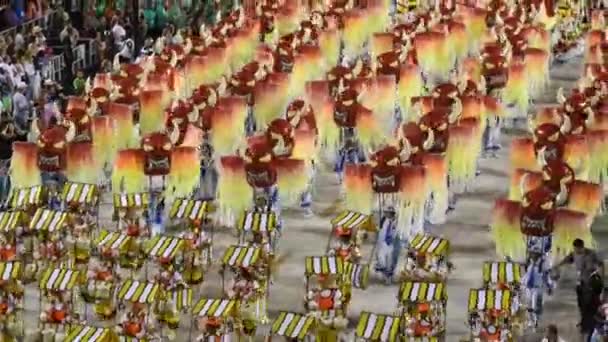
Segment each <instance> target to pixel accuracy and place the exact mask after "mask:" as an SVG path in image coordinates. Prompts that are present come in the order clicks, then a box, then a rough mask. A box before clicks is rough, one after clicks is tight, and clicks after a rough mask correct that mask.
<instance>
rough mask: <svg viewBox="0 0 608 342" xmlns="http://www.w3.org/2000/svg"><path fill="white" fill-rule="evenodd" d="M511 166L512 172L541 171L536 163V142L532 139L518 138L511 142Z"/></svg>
mask: <svg viewBox="0 0 608 342" xmlns="http://www.w3.org/2000/svg"><path fill="white" fill-rule="evenodd" d="M510 165H511V170H515V169H528V170H531V171H540V165H539V164H538V163H537V162H536V153H535V152H534V142H533V141H532V139H531V138H516V139H513V140H512V141H511V155H510Z"/></svg>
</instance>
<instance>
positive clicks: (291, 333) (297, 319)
mask: <svg viewBox="0 0 608 342" xmlns="http://www.w3.org/2000/svg"><path fill="white" fill-rule="evenodd" d="M314 322H315V319H314V317H312V316H307V315H301V314H298V313H293V312H285V311H282V312H280V313H279V316H278V317H277V318H276V319H275V320H274V322H272V327H271V333H272V335H274V336H283V337H286V338H290V339H297V340H300V341H301V340H304V339H305V338H306V336H307V335H308V333H309V331H310V328H311V327H312V325H313V324H314Z"/></svg>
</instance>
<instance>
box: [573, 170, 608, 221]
mask: <svg viewBox="0 0 608 342" xmlns="http://www.w3.org/2000/svg"><path fill="white" fill-rule="evenodd" d="M602 200H603V193H602V188H601V187H600V186H599V185H598V184H593V183H589V182H583V181H579V180H577V181H574V183H573V184H572V185H571V186H570V191H569V192H568V209H571V210H574V211H580V212H582V213H584V214H585V215H587V216H588V218H589V219H591V220H593V218H594V217H595V216H596V215H597V214H599V212H600V207H601V206H602ZM588 223H589V225H591V222H588Z"/></svg>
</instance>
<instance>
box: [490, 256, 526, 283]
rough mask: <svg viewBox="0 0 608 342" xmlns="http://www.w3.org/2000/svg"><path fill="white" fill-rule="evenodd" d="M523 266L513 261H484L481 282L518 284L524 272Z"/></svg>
mask: <svg viewBox="0 0 608 342" xmlns="http://www.w3.org/2000/svg"><path fill="white" fill-rule="evenodd" d="M524 273H525V272H524V266H523V265H522V264H519V263H514V262H505V261H500V262H485V263H484V264H483V282H484V284H486V285H497V284H505V285H519V284H521V277H522V275H523V274H524Z"/></svg>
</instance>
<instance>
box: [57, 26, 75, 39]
mask: <svg viewBox="0 0 608 342" xmlns="http://www.w3.org/2000/svg"><path fill="white" fill-rule="evenodd" d="M72 30H73V27H72V22H71V21H68V22H67V23H66V24H65V26H64V27H63V30H61V32H60V33H59V41H60V42H62V43H63V42H64V41H66V40H67V39H68V38H69V37H70V35H71V33H72Z"/></svg>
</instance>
